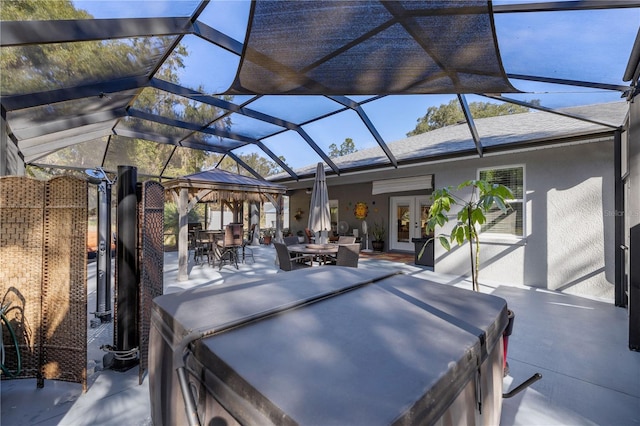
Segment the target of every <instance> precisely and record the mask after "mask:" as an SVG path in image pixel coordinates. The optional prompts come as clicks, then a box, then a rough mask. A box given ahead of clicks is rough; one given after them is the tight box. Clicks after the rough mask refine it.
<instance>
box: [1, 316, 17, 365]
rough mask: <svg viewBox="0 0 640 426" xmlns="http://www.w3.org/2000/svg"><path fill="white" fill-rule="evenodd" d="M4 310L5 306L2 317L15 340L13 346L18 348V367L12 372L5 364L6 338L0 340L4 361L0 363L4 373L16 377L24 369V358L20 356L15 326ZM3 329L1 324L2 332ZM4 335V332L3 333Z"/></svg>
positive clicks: (12, 338)
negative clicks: (12, 325)
mask: <svg viewBox="0 0 640 426" xmlns="http://www.w3.org/2000/svg"><path fill="white" fill-rule="evenodd" d="M4 311H5V308H3V309H2V310H1V311H0V319H2V322H4V323H5V324H6V326H7V329H8V330H9V334H10V335H11V340H13V346H14V347H15V348H16V358H17V361H18V368H17V370H16V371H15V372H11V371H9V369H8V368H7V367H6V366H5V365H4V354H5V351H4V340H0V352H1V353H2V363H1V364H0V368H1V369H2V372H3V373H4V374H6V375H7V376H9V377H15V376H17V375H18V374H20V372H21V371H22V358H21V357H20V346H19V345H18V339H17V338H16V333H15V332H14V331H13V327H11V324H10V323H9V320H8V319H7V317H6V316H5V315H4ZM1 331H2V325H1V324H0V332H1ZM2 335H3V336H4V333H2Z"/></svg>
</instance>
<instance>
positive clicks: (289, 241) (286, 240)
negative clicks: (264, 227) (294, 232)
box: [283, 236, 298, 246]
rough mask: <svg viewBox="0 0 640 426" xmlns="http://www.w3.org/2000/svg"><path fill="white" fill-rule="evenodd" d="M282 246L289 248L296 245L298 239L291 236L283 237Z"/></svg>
mask: <svg viewBox="0 0 640 426" xmlns="http://www.w3.org/2000/svg"><path fill="white" fill-rule="evenodd" d="M283 241H284V244H285V245H286V246H291V245H294V244H298V237H296V236H293V237H284V238H283Z"/></svg>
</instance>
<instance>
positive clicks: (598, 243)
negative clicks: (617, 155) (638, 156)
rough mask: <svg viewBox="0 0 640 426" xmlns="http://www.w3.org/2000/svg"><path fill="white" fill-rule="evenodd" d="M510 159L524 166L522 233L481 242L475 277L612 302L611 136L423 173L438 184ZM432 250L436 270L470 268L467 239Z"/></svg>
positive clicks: (453, 181)
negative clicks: (517, 237)
mask: <svg viewBox="0 0 640 426" xmlns="http://www.w3.org/2000/svg"><path fill="white" fill-rule="evenodd" d="M517 164H523V165H524V166H525V184H526V193H527V196H526V197H527V198H526V213H525V215H526V218H525V220H526V236H525V238H524V239H522V240H520V241H518V240H511V241H504V242H501V241H494V240H491V241H485V242H483V243H482V244H481V266H480V280H481V281H482V280H489V281H497V282H503V283H511V284H524V285H528V286H533V287H541V288H547V289H551V290H561V291H565V292H567V293H572V294H581V295H585V296H592V297H600V298H605V299H610V300H613V296H614V284H613V283H614V250H613V249H614V194H613V141H609V142H598V143H590V144H582V145H575V146H571V147H563V148H550V149H542V150H538V151H532V152H526V153H519V154H509V155H501V156H496V157H487V158H483V159H477V160H467V161H459V162H456V163H455V167H452V164H451V163H449V164H447V165H438V166H435V167H433V168H430V170H429V171H430V172H432V173H435V176H436V187H442V186H448V185H457V184H458V183H460V182H462V181H464V180H466V179H472V178H475V177H476V174H477V169H478V168H483V167H502V166H509V165H517ZM453 223H454V221H450V222H449V224H448V225H447V227H445V228H444V229H443V230H442V232H444V233H447V232H448V230H449V229H451V227H452V226H453ZM485 240H486V237H485ZM435 256H436V267H435V270H436V271H438V272H443V273H447V274H454V275H461V274H462V275H468V274H469V273H470V265H469V252H468V246H467V245H465V246H463V247H455V248H453V249H452V250H451V251H450V252H447V251H445V250H444V249H443V248H442V247H441V246H439V245H436V255H435Z"/></svg>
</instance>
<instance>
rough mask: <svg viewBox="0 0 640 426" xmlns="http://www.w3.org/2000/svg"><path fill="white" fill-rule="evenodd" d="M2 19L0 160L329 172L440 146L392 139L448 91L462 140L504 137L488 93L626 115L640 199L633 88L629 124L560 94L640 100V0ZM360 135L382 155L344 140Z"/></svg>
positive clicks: (95, 12)
mask: <svg viewBox="0 0 640 426" xmlns="http://www.w3.org/2000/svg"><path fill="white" fill-rule="evenodd" d="M0 19H1V25H0V104H1V112H2V123H1V124H2V125H1V126H0V175H2V176H4V175H23V174H25V173H26V174H29V175H34V176H37V177H41V176H50V175H59V174H82V173H83V172H84V171H85V170H87V169H95V168H101V169H103V170H104V171H105V172H106V173H107V174H108V175H111V176H114V175H115V174H116V172H117V169H118V166H121V165H127V166H133V167H135V168H136V169H137V172H138V176H139V177H140V179H154V180H159V181H160V182H166V181H167V180H171V179H179V178H181V177H183V176H187V175H191V174H194V173H198V172H201V171H206V170H209V169H212V168H219V169H224V170H227V171H231V172H234V173H237V174H241V175H246V176H250V177H253V178H257V179H267V180H269V181H271V182H274V183H278V184H282V185H284V186H287V185H295V184H299V183H300V182H301V181H304V180H309V181H310V180H311V179H312V178H313V176H314V174H315V165H316V164H317V163H318V162H321V163H323V164H324V168H325V171H326V174H327V177H328V178H331V177H335V176H340V177H342V176H348V175H355V174H358V173H362V172H363V171H377V170H394V169H401V168H403V167H405V166H408V165H411V164H416V163H417V162H428V161H431V160H434V161H435V160H438V159H442V158H443V157H442V156H443V154H442V153H439V152H437V151H428V150H427V151H420V152H417V151H416V152H406V150H404V149H403V144H402V143H400V144H390V142H394V141H399V140H401V139H403V138H405V137H406V136H407V135H408V134H410V133H411V132H413V131H417V130H418V128H419V127H421V126H426V127H427V128H429V127H430V126H431V125H432V124H433V120H434V115H436V114H437V113H438V112H439V111H440V110H441V109H442V107H447V108H453V109H455V110H457V111H459V112H460V117H461V119H460V120H459V122H454V123H453V124H459V125H461V126H463V127H464V129H465V130H466V134H467V135H468V137H470V139H471V140H472V142H473V143H472V144H471V146H468V145H465V144H459V145H456V141H451V146H452V148H451V149H447V150H446V155H447V156H448V157H452V158H455V156H456V155H463V154H464V155H473V156H475V158H478V157H484V156H488V155H490V154H492V153H494V152H496V150H498V149H499V148H500V147H499V146H497V145H496V144H494V143H491V141H487V139H489V137H487V135H486V133H484V132H483V129H482V128H481V127H480V126H476V121H477V119H478V118H480V117H481V116H483V115H482V114H483V111H482V110H481V109H480V110H478V109H477V108H474V106H475V107H477V106H484V105H497V106H500V107H502V108H504V109H505V110H506V111H507V113H511V112H513V109H516V108H518V107H523V108H526V109H527V110H530V111H535V112H536V113H539V114H540V117H547V116H550V115H551V114H556V115H561V116H563V117H568V118H569V119H574V120H576V121H580V122H584V121H586V122H588V123H593V124H596V125H600V126H605V127H607V128H608V129H613V130H615V131H618V132H621V133H624V134H625V135H627V136H625V137H626V138H627V139H626V140H628V141H629V144H628V151H625V152H622V151H620V150H618V151H617V152H616V154H615V155H616V167H617V169H616V173H617V175H616V182H615V183H616V186H615V192H616V209H617V208H618V207H619V206H623V207H624V203H625V202H626V203H627V207H629V208H631V209H633V208H634V207H638V200H637V198H636V199H630V200H626V201H625V200H623V199H622V198H621V197H622V196H621V195H620V194H621V193H622V192H621V188H622V186H623V183H622V182H623V178H624V176H622V172H625V171H626V172H625V173H627V174H626V175H625V176H627V177H629V176H631V180H630V181H633V177H635V176H638V175H640V171H639V170H638V166H637V164H638V162H639V161H640V152H637V149H636V148H635V146H636V145H637V140H638V139H637V138H638V137H637V136H636V132H637V125H636V124H635V123H636V122H638V121H640V115H639V113H638V111H637V108H636V107H634V104H633V103H632V102H629V105H630V107H629V110H630V114H629V117H630V118H629V119H628V120H626V122H625V125H624V126H620V124H619V123H609V122H606V121H604V120H603V119H602V117H600V116H599V114H598V113H597V109H589V111H591V113H590V114H587V115H585V114H582V113H578V112H575V111H579V110H574V112H567V111H566V110H565V109H564V108H565V107H572V106H581V105H593V104H599V103H605V102H613V101H620V100H622V101H633V100H634V97H635V96H636V95H637V93H638V89H637V87H638V86H637V85H638V75H639V73H640V67H639V64H640V34H639V32H638V24H639V23H640V1H634V0H608V1H607V0H587V1H539V2H529V1H520V0H501V1H498V0H496V1H487V0H485V1H483V0H464V1H460V0H441V1H400V0H398V1H378V0H357V1H340V0H336V1H285V0H283V1H271V0H256V1H249V0H237V1H236V0H234V1H224V0H220V1H189V0H185V1H169V0H167V1H159V0H158V1H154V0H150V1H82V0H75V1H74V0H58V1H40V0H24V1H3V2H2V4H1V5H0ZM594 111H595V112H594ZM436 118H437V117H436ZM634 120H635V121H634ZM449 124H451V123H449ZM625 126H626V128H625ZM492 131H493V134H492V135H491V136H490V137H491V138H497V139H505V140H506V139H508V138H509V135H511V133H512V129H509V128H508V127H505V128H503V129H500V130H499V132H502V133H501V134H497V133H496V129H492ZM536 142H538V141H537V140H532V141H527V143H529V144H530V146H531V144H535V143H536ZM458 146H460V148H458ZM534 148H535V147H534ZM354 151H359V152H362V153H365V152H366V153H367V155H366V156H364V154H363V156H361V158H358V159H357V161H344V160H341V156H342V155H343V154H344V153H345V152H346V153H353V152H354ZM448 157H447V158H448ZM622 159H624V160H626V163H625V164H623V162H622ZM621 171H622V172H621ZM630 193H634V192H633V191H631V192H630ZM636 194H637V192H636ZM631 211H633V210H631ZM617 212H618V210H616V231H615V233H616V238H617V239H616V243H615V247H616V248H615V250H616V254H615V256H616V260H615V262H616V268H617V269H616V285H618V283H619V282H622V281H623V280H624V278H623V274H622V272H621V271H622V270H623V269H624V265H625V261H624V260H623V258H625V256H631V258H632V257H633V254H625V253H626V252H625V251H624V250H626V249H627V248H628V247H626V248H624V247H623V246H624V244H623V240H622V239H620V238H623V237H624V235H625V234H629V233H630V232H629V231H630V229H632V228H633V227H634V226H636V227H637V226H640V223H638V221H639V220H640V219H638V217H639V216H638V215H635V216H634V215H628V216H627V218H626V219H625V218H624V217H622V216H623V215H618V214H617ZM618 216H619V217H618ZM625 220H626V222H625ZM631 234H632V235H634V234H633V233H632V232H631ZM635 238H637V241H638V244H640V234H639V236H637V237H635ZM632 240H633V238H632ZM632 246H633V243H632ZM632 251H633V249H631V251H630V253H631V252H632ZM629 263H630V262H628V261H627V264H629ZM631 264H633V262H631ZM629 277H630V278H629V279H630V283H631V284H630V285H631V288H637V289H638V293H637V294H640V271H635V272H634V270H633V268H632V269H631V271H630V273H629ZM622 288H623V287H621V286H618V287H617V289H618V290H619V294H618V293H617V295H616V297H617V298H618V297H620V300H625V296H624V294H623V292H622V290H620V289H622ZM637 297H640V296H637ZM616 300H618V299H616ZM616 303H618V301H617V302H616ZM620 303H621V304H623V305H624V303H626V302H624V303H623V302H620ZM638 303H640V300H639V301H638ZM636 306H637V305H636ZM635 312H637V311H635ZM633 321H636V323H635V324H636V325H635V328H640V316H638V315H636V316H635V317H634V319H633ZM638 334H640V333H638Z"/></svg>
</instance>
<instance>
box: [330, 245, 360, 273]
mask: <svg viewBox="0 0 640 426" xmlns="http://www.w3.org/2000/svg"><path fill="white" fill-rule="evenodd" d="M359 258H360V244H343V245H340V246H339V247H338V254H337V255H336V266H350V267H352V268H357V267H358V259H359Z"/></svg>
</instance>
